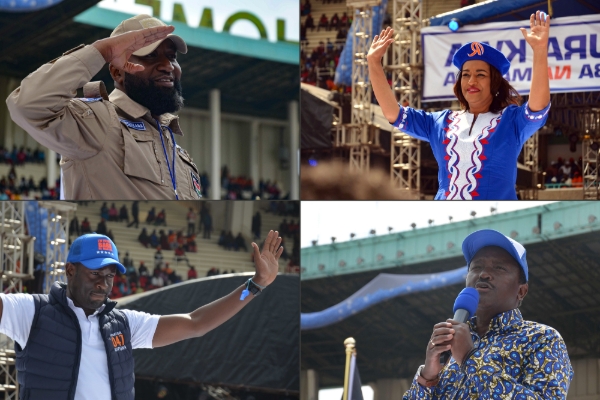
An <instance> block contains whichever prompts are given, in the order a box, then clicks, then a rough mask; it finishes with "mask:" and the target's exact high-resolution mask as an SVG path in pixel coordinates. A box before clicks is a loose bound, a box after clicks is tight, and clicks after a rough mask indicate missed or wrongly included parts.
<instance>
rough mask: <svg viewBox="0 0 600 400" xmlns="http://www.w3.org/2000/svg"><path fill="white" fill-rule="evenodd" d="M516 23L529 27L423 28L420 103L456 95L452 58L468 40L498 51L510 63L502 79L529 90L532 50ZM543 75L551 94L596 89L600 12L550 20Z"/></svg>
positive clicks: (599, 75) (499, 24) (504, 24)
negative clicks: (546, 67) (599, 13)
mask: <svg viewBox="0 0 600 400" xmlns="http://www.w3.org/2000/svg"><path fill="white" fill-rule="evenodd" d="M520 27H525V28H527V30H528V31H529V21H517V22H492V23H488V24H481V25H467V26H464V27H462V28H460V29H459V30H458V31H457V32H452V31H450V29H448V27H447V26H433V27H427V28H423V29H422V30H421V39H422V42H421V43H422V47H423V48H422V51H423V64H424V65H425V75H424V80H423V101H435V100H451V99H455V98H456V96H454V92H453V87H454V83H455V81H456V75H457V73H458V69H457V68H456V67H455V66H454V65H453V64H452V57H453V56H454V53H455V52H456V51H457V50H458V49H459V48H460V47H461V46H462V45H464V44H465V43H469V42H483V43H487V44H489V45H490V46H492V47H495V48H496V49H498V50H500V51H501V52H502V53H503V54H504V55H505V56H506V58H508V61H510V63H511V67H510V70H509V71H508V73H507V74H506V75H505V76H504V77H505V78H506V79H507V80H509V81H510V82H511V85H512V86H513V87H514V88H515V89H517V91H518V92H519V93H520V94H522V95H524V94H529V88H530V85H531V72H532V65H533V51H532V50H531V47H529V45H528V44H527V42H526V41H525V39H524V38H523V34H522V33H521V31H520V30H519V28H520ZM548 76H549V78H550V90H551V92H553V93H558V92H588V91H600V15H586V16H578V17H565V18H557V19H556V20H552V21H551V25H550V38H549V41H548Z"/></svg>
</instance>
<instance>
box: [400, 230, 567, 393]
mask: <svg viewBox="0 0 600 400" xmlns="http://www.w3.org/2000/svg"><path fill="white" fill-rule="evenodd" d="M462 250H463V254H464V256H465V259H466V260H467V266H468V273H467V281H466V286H467V287H472V288H475V289H476V290H477V292H478V293H479V299H480V300H479V305H478V307H477V311H476V313H475V316H474V317H473V318H471V319H470V320H469V321H467V323H460V322H458V321H455V320H452V319H449V320H447V321H446V322H441V323H439V324H436V325H435V326H434V329H433V333H432V335H431V339H430V341H429V342H428V343H427V352H426V357H425V364H424V365H423V366H421V367H420V368H419V370H418V371H417V374H416V375H415V378H414V380H413V383H412V385H411V387H410V389H409V390H408V392H406V394H405V395H404V399H446V398H448V399H471V398H479V399H486V398H487V399H491V398H497V399H509V398H510V399H513V398H527V399H566V397H567V392H568V390H569V384H570V382H571V379H573V368H572V367H571V363H570V360H569V356H568V354H567V348H566V346H565V343H564V341H563V339H562V337H561V336H560V334H559V333H558V332H557V331H556V330H554V329H553V328H551V327H549V326H546V325H542V324H539V323H537V322H532V321H525V320H523V317H522V316H521V312H520V311H519V309H518V307H519V306H520V305H521V302H522V301H523V299H524V298H525V295H526V294H527V290H528V288H529V287H528V283H527V282H528V281H529V268H528V266H527V258H526V255H527V252H526V250H525V248H524V247H523V246H522V245H521V244H520V243H518V242H516V241H514V240H513V239H511V238H509V237H507V236H504V235H503V234H501V233H500V232H497V231H494V230H491V229H484V230H480V231H476V232H473V233H471V234H470V235H469V236H467V238H466V239H465V240H464V242H463V245H462ZM446 351H451V352H452V358H451V359H450V361H449V362H447V363H446V364H445V365H442V364H440V355H441V354H442V353H443V352H446Z"/></svg>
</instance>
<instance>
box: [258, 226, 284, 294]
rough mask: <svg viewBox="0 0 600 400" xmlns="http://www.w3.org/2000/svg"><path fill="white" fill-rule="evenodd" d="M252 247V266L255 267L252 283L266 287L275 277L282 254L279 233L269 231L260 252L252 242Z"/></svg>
mask: <svg viewBox="0 0 600 400" xmlns="http://www.w3.org/2000/svg"><path fill="white" fill-rule="evenodd" d="M252 247H254V265H255V266H256V274H255V275H254V278H252V281H254V283H256V284H257V285H260V286H267V285H269V284H270V283H271V282H273V281H274V280H275V278H276V277H277V272H278V271H279V257H281V253H283V247H281V237H279V232H277V231H269V234H268V235H267V238H266V239H265V244H264V245H263V248H262V251H259V249H258V245H257V244H256V243H254V242H252Z"/></svg>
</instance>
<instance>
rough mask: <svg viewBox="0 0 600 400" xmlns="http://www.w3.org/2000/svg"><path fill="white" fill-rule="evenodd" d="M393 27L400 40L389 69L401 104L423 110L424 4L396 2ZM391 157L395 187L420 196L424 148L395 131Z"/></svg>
mask: <svg viewBox="0 0 600 400" xmlns="http://www.w3.org/2000/svg"><path fill="white" fill-rule="evenodd" d="M392 10H393V12H392V14H393V16H392V21H393V22H392V27H393V29H394V32H396V34H397V39H396V40H395V41H394V43H393V44H392V45H391V54H392V56H391V58H390V59H389V60H390V63H389V64H388V65H387V66H385V69H386V70H387V71H389V72H391V74H392V88H393V90H394V93H395V94H396V98H397V99H398V103H400V104H401V105H404V106H407V105H408V106H411V107H414V108H416V109H420V108H421V82H422V76H423V61H422V57H421V43H420V40H421V36H420V33H421V27H422V26H423V22H422V20H421V13H422V9H421V2H420V1H419V0H393V7H392ZM390 151H391V154H390V164H391V165H390V176H391V179H392V185H393V187H395V188H398V189H402V190H411V191H415V192H419V190H420V188H421V185H420V181H421V169H420V162H421V145H420V142H419V140H418V139H414V138H412V137H410V136H408V135H407V134H405V133H403V132H401V131H399V130H397V129H395V128H394V130H393V131H392V146H391V149H390Z"/></svg>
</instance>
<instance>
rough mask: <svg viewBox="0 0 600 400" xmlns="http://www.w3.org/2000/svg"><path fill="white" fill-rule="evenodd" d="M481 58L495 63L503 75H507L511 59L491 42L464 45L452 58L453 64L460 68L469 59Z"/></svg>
mask: <svg viewBox="0 0 600 400" xmlns="http://www.w3.org/2000/svg"><path fill="white" fill-rule="evenodd" d="M471 60H481V61H485V62H486V63H488V64H490V65H493V66H494V67H495V68H496V69H497V70H498V71H500V73H501V74H502V75H506V73H507V72H508V70H509V68H510V61H508V59H507V58H506V57H505V56H504V54H502V53H501V52H499V51H498V50H496V49H495V48H493V47H492V46H490V45H489V44H485V43H479V42H471V43H467V44H465V45H464V46H462V47H461V48H460V49H458V51H457V52H456V53H454V57H453V58H452V64H454V65H455V66H456V68H458V69H462V66H463V64H464V63H466V62H467V61H471Z"/></svg>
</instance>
